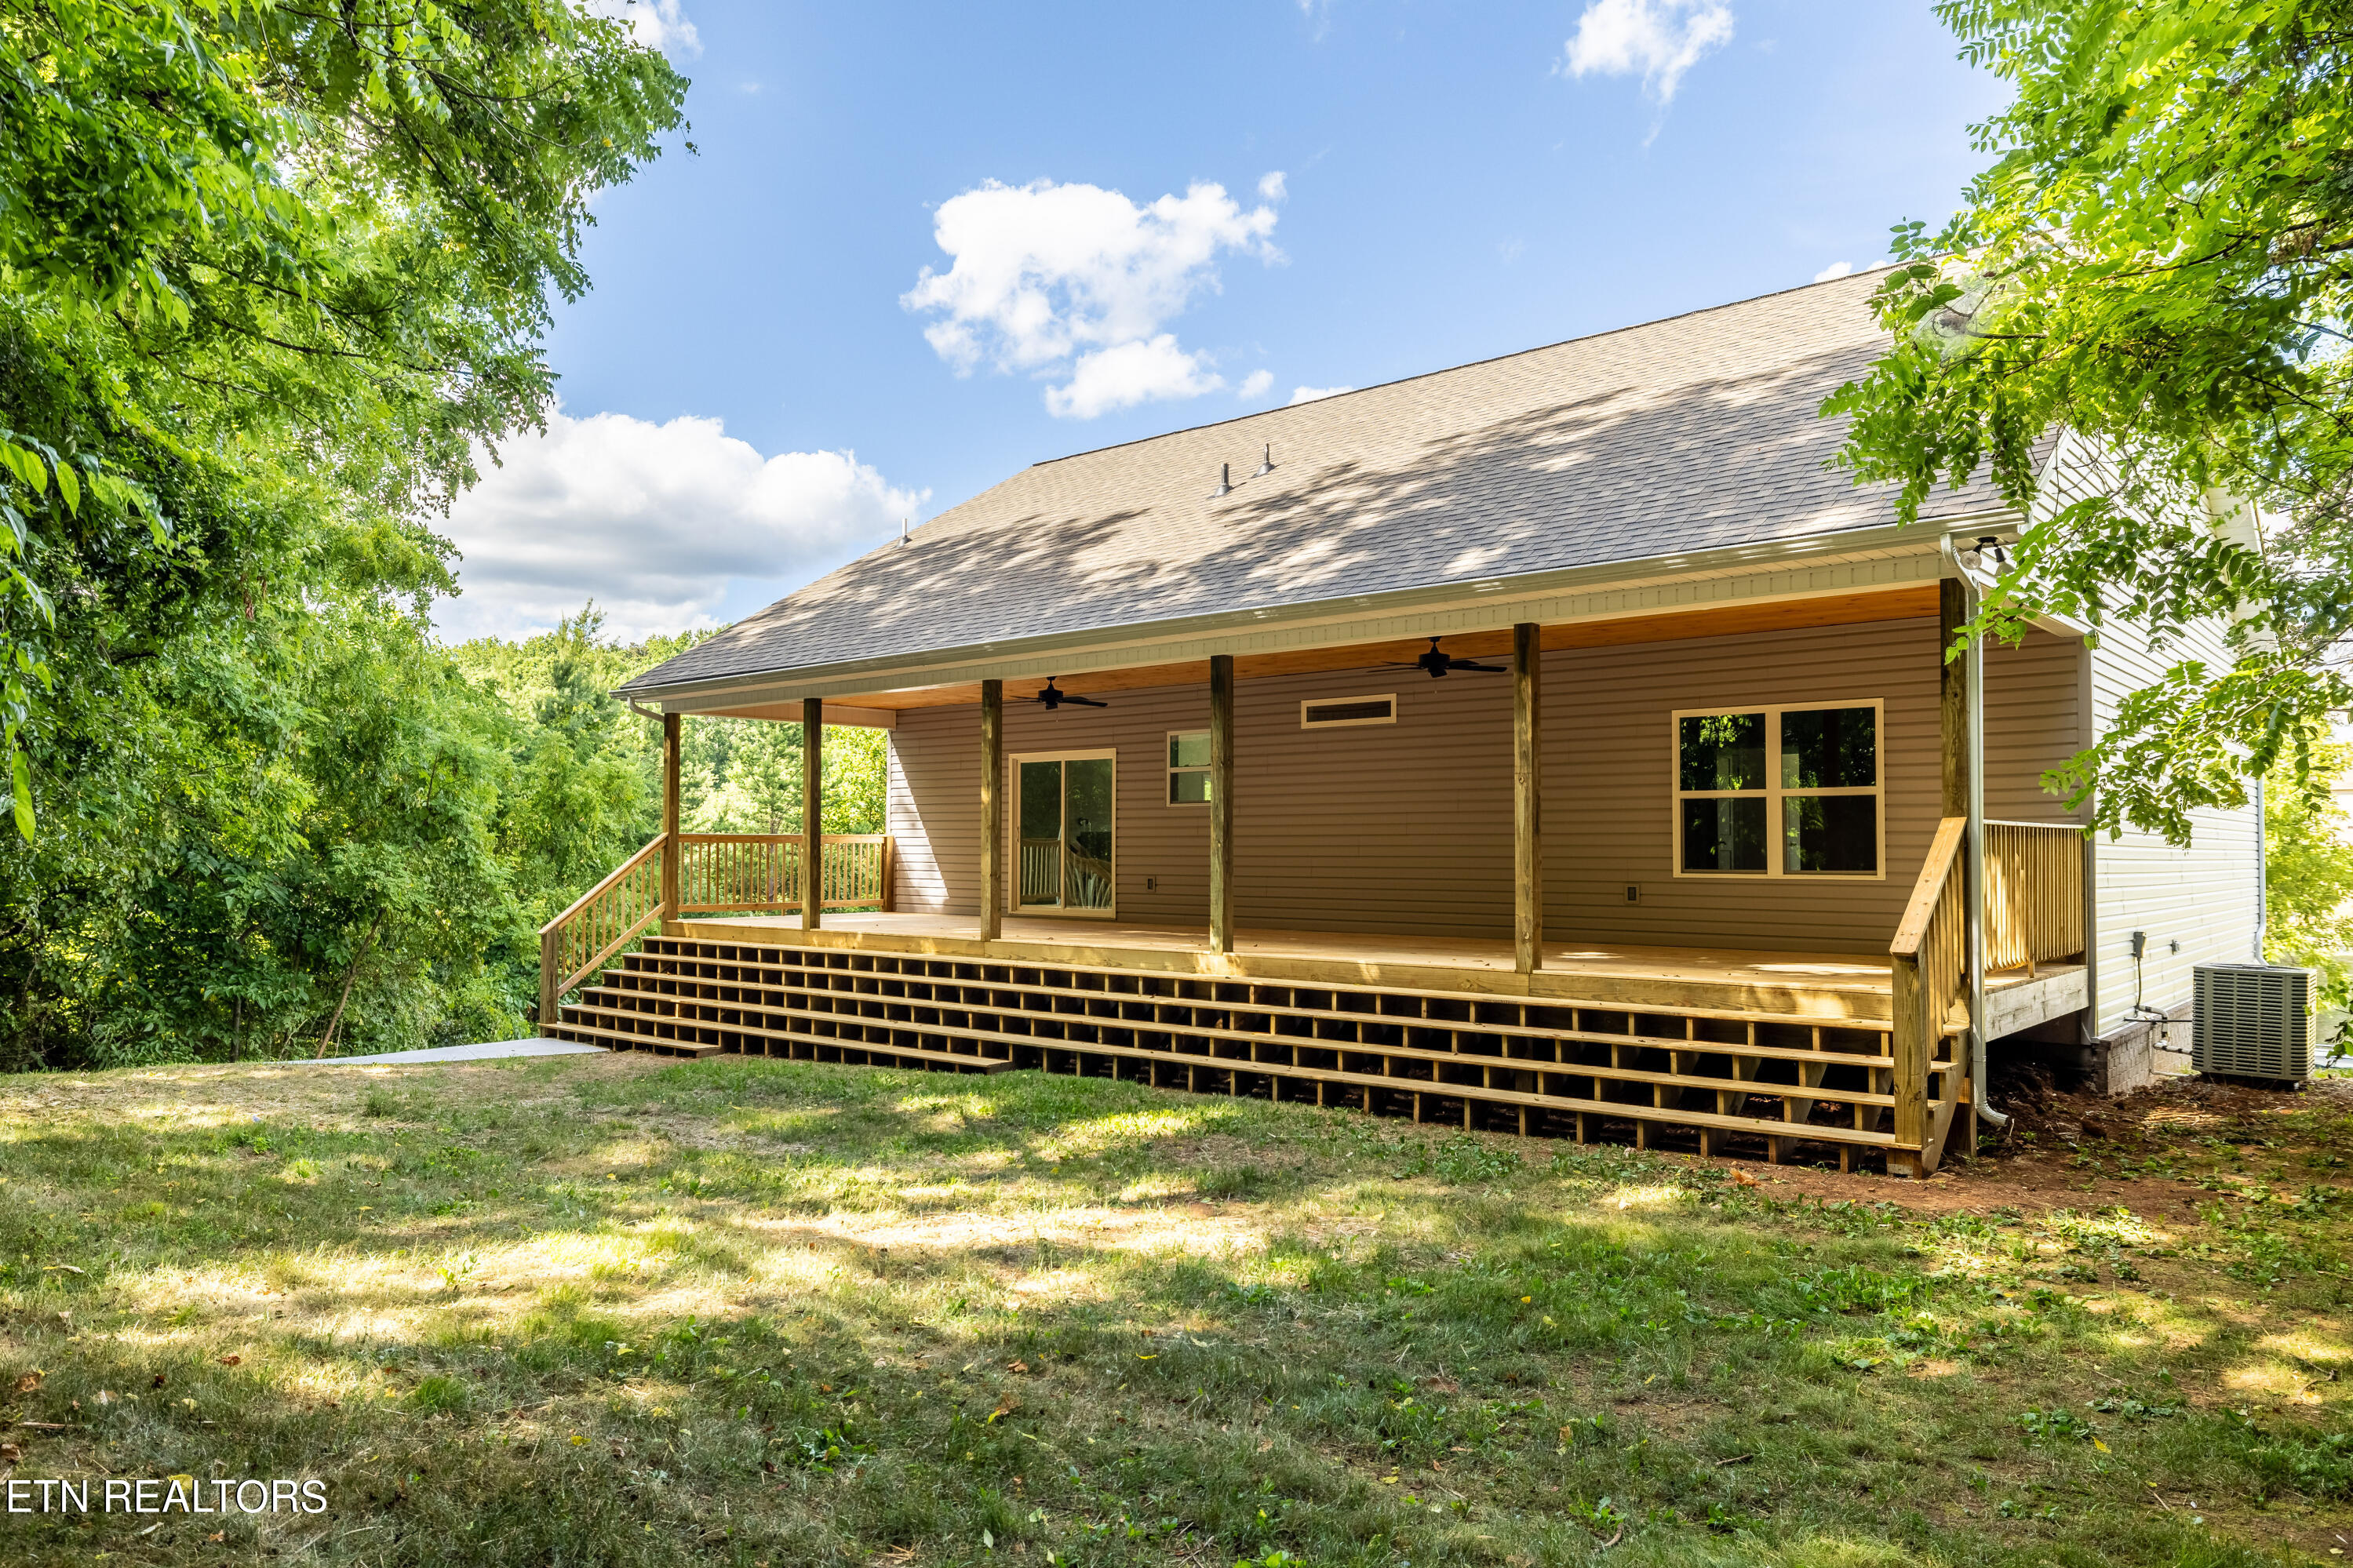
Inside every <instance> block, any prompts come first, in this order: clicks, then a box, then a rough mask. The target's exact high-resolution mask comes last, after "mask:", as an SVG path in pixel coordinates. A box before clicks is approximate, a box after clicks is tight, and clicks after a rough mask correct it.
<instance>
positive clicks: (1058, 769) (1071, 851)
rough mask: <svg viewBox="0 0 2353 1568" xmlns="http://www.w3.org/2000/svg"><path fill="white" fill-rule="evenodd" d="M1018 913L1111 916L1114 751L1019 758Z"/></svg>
mask: <svg viewBox="0 0 2353 1568" xmlns="http://www.w3.org/2000/svg"><path fill="white" fill-rule="evenodd" d="M1013 773H1014V790H1013V801H1014V833H1015V847H1014V856H1013V874H1014V877H1015V879H1016V886H1015V893H1014V900H1013V903H1014V908H1015V909H1017V910H1029V911H1032V912H1041V913H1042V912H1044V911H1046V910H1066V911H1068V912H1071V913H1073V914H1091V915H1108V914H1110V913H1111V912H1112V907H1113V902H1112V900H1113V844H1112V826H1113V815H1114V813H1113V784H1114V783H1115V779H1114V776H1113V773H1114V769H1113V753H1111V752H1074V753H1070V754H1065V755H1060V756H1021V757H1015V758H1014V759H1013Z"/></svg>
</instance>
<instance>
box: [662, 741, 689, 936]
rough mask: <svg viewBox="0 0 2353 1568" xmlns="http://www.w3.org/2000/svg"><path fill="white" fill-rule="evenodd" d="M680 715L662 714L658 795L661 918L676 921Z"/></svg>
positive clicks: (682, 853)
mask: <svg viewBox="0 0 2353 1568" xmlns="http://www.w3.org/2000/svg"><path fill="white" fill-rule="evenodd" d="M679 719H680V716H679V715H678V714H676V713H665V714H663V715H662V794H661V813H662V816H661V824H662V826H661V830H662V850H661V918H662V919H664V920H666V921H674V920H676V919H678V887H679V872H680V871H681V869H682V867H681V861H683V860H684V859H685V858H686V850H685V847H684V846H682V845H681V844H680V843H679V839H678V731H679Z"/></svg>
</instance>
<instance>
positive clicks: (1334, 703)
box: [1299, 691, 1398, 730]
mask: <svg viewBox="0 0 2353 1568" xmlns="http://www.w3.org/2000/svg"><path fill="white" fill-rule="evenodd" d="M1344 702H1386V703H1388V705H1389V712H1388V718H1386V719H1310V718H1309V717H1308V716H1307V710H1309V709H1311V708H1337V707H1338V706H1340V705H1341V704H1342V703H1344ZM1397 721H1398V700H1397V693H1396V692H1394V691H1369V692H1366V694H1365V695H1364V696H1362V697H1305V698H1302V699H1301V700H1300V702H1299V727H1300V728H1301V729H1303V730H1357V729H1362V728H1363V727H1364V726H1366V725H1367V724H1394V723H1396V722H1397Z"/></svg>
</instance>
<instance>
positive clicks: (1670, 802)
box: [1667, 697, 1887, 882]
mask: <svg viewBox="0 0 2353 1568" xmlns="http://www.w3.org/2000/svg"><path fill="white" fill-rule="evenodd" d="M1831 708H1868V709H1870V710H1871V712H1872V720H1871V725H1872V729H1871V732H1872V737H1873V742H1872V771H1873V775H1874V776H1875V777H1876V779H1877V781H1878V782H1877V783H1875V784H1869V785H1862V784H1841V785H1839V786H1837V787H1836V788H1831V789H1803V788H1799V789H1790V788H1785V787H1784V786H1783V785H1782V784H1781V715H1782V714H1784V713H1818V712H1820V711H1823V710H1827V709H1831ZM1740 713H1762V714H1763V715H1765V787H1764V788H1763V789H1685V788H1683V721H1684V720H1686V719H1715V718H1721V717H1725V716H1727V715H1732V714H1740ZM1791 795H1798V796H1800V797H1803V796H1806V795H1870V796H1872V797H1873V799H1874V800H1875V801H1877V803H1878V805H1877V809H1875V810H1874V811H1873V813H1872V825H1873V828H1874V829H1875V830H1876V832H1877V836H1878V843H1877V844H1876V846H1875V847H1874V857H1873V858H1875V859H1876V861H1877V863H1878V867H1879V868H1878V869H1877V870H1875V871H1792V870H1789V869H1788V868H1785V867H1784V866H1783V865H1782V864H1781V859H1782V848H1783V847H1784V845H1785V843H1786V842H1787V839H1788V833H1787V832H1786V830H1785V829H1784V827H1783V820H1784V812H1783V809H1782V805H1781V803H1782V802H1783V801H1784V800H1786V799H1788V797H1789V796H1791ZM1757 798H1762V799H1763V800H1764V802H1765V869H1763V870H1762V871H1688V870H1685V869H1684V868H1683V802H1685V801H1687V800H1747V799H1757ZM1667 856H1668V862H1669V865H1670V866H1671V867H1672V872H1673V875H1674V876H1675V877H1676V878H1677V879H1683V878H1689V879H1693V880H1694V881H1714V882H1739V881H1750V882H1753V881H1759V880H1766V879H1784V878H1787V879H1795V880H1798V881H1806V882H1814V881H1820V882H1884V881H1885V880H1887V702H1886V700H1885V699H1884V698H1879V697H1850V698H1840V699H1834V700H1826V701H1809V702H1727V703H1724V704H1722V705H1721V706H1718V707H1715V708H1678V709H1676V710H1674V711H1673V712H1672V713H1671V714H1670V715H1668V718H1667Z"/></svg>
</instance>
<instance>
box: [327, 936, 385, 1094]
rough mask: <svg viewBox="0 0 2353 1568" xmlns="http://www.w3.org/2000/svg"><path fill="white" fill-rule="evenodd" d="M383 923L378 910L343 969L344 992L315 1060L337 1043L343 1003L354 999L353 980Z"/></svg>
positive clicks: (328, 1024)
mask: <svg viewBox="0 0 2353 1568" xmlns="http://www.w3.org/2000/svg"><path fill="white" fill-rule="evenodd" d="M383 925H384V913H383V911H382V910H378V911H377V912H376V917H375V921H374V923H372V924H371V925H370V926H369V927H368V933H367V936H366V937H365V938H364V940H363V941H362V942H360V950H359V951H358V952H355V953H353V954H352V966H351V967H350V968H349V969H346V970H344V971H343V994H342V995H340V996H337V997H336V998H335V1011H334V1013H333V1015H332V1016H330V1017H329V1018H328V1019H327V1032H326V1033H325V1034H323V1035H322V1036H320V1037H319V1055H318V1056H317V1057H315V1058H312V1059H313V1060H323V1059H325V1058H326V1055H327V1047H329V1046H332V1045H333V1044H334V1043H335V1028H336V1026H338V1025H340V1024H341V1023H342V1022H343V1004H344V1003H346V1002H349V1001H350V1000H351V999H352V982H353V981H354V980H356V979H358V978H359V973H360V961H361V960H362V959H364V958H365V957H367V955H368V949H370V948H372V947H374V946H375V933H376V932H377V931H378V930H380V929H381V928H382V927H383Z"/></svg>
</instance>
